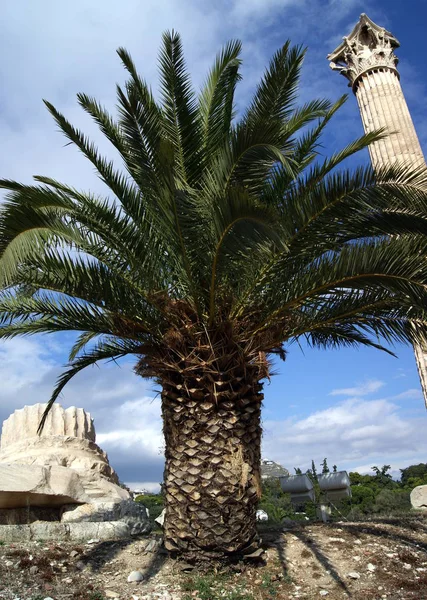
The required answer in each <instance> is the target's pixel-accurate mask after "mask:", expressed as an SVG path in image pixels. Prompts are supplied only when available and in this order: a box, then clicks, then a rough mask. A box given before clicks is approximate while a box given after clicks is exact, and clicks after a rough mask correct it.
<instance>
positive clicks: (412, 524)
mask: <svg viewBox="0 0 427 600" xmlns="http://www.w3.org/2000/svg"><path fill="white" fill-rule="evenodd" d="M373 522H374V523H376V524H380V525H391V526H392V527H399V528H400V529H408V530H410V531H414V532H421V533H427V525H426V524H425V520H422V519H419V518H416V517H415V518H405V517H378V518H377V519H375V521H373ZM363 523H368V524H370V522H369V521H363Z"/></svg>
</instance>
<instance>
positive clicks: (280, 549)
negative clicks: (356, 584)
mask: <svg viewBox="0 0 427 600" xmlns="http://www.w3.org/2000/svg"><path fill="white" fill-rule="evenodd" d="M285 533H291V534H292V535H295V536H296V537H297V538H298V539H299V540H300V541H301V542H302V543H303V544H304V545H305V546H306V547H307V548H308V549H309V550H311V552H312V553H313V554H314V556H315V557H316V559H317V560H318V561H319V563H320V564H321V565H322V567H323V568H324V569H325V571H329V573H330V575H331V577H332V578H333V579H334V581H335V582H336V583H337V584H338V585H339V586H340V587H341V588H342V590H343V591H344V592H345V593H346V594H347V596H348V597H351V593H350V590H349V588H348V586H347V584H346V582H345V581H344V580H343V579H342V577H341V576H340V574H339V573H338V571H337V570H336V568H335V566H334V564H333V563H332V562H331V561H330V560H329V558H328V557H327V555H326V554H325V552H324V551H323V550H322V548H321V547H320V546H319V544H317V543H316V541H315V540H314V539H313V538H312V537H311V536H310V535H309V534H307V533H306V532H305V531H304V526H303V525H300V526H299V527H298V528H295V529H292V530H290V531H289V530H284V531H283V530H281V531H279V532H277V534H276V536H273V535H270V536H267V540H266V541H267V542H268V543H269V545H271V546H274V547H275V548H276V550H277V555H278V557H279V561H280V564H281V567H282V571H283V576H284V578H285V581H289V580H290V579H291V575H290V573H289V570H288V566H287V561H286V556H285V548H286V543H287V542H286V539H285V537H284V534H285Z"/></svg>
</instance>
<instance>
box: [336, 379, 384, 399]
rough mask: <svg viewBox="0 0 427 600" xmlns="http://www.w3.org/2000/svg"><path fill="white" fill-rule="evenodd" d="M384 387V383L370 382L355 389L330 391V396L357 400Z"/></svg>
mask: <svg viewBox="0 0 427 600" xmlns="http://www.w3.org/2000/svg"><path fill="white" fill-rule="evenodd" d="M383 386H384V381H378V380H370V381H366V382H365V383H362V384H360V385H358V386H356V387H350V388H340V389H336V390H332V392H330V394H329V395H330V396H353V397H355V398H359V397H360V396H368V395H369V394H373V393H375V392H377V391H378V390H379V389H381V388H382V387H383Z"/></svg>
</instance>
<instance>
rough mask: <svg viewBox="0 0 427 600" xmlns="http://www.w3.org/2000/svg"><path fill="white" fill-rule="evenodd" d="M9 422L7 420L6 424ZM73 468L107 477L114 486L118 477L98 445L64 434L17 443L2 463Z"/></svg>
mask: <svg viewBox="0 0 427 600" xmlns="http://www.w3.org/2000/svg"><path fill="white" fill-rule="evenodd" d="M5 422H7V421H5ZM3 463H7V464H20V465H39V466H52V465H56V466H61V467H69V468H71V469H73V470H74V471H76V472H77V473H79V474H81V475H83V474H86V475H89V477H90V478H91V479H92V480H95V479H99V478H103V479H106V480H108V481H110V482H112V483H114V484H116V483H118V477H117V474H116V472H115V471H114V469H113V468H112V467H111V466H110V464H109V462H108V457H107V455H106V453H105V452H103V451H102V450H101V448H100V447H99V446H97V444H95V442H93V441H90V440H86V439H82V438H73V437H70V436H60V435H52V436H51V435H49V436H47V435H43V436H37V437H30V438H26V439H23V440H21V441H17V442H14V443H13V444H10V445H8V446H6V447H5V448H3V446H2V449H1V450H0V464H3Z"/></svg>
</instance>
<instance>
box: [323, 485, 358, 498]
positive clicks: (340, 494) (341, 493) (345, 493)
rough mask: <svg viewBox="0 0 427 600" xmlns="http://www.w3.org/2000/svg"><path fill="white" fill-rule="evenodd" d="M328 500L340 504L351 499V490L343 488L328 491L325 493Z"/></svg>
mask: <svg viewBox="0 0 427 600" xmlns="http://www.w3.org/2000/svg"><path fill="white" fill-rule="evenodd" d="M324 494H325V498H326V500H328V501H329V502H338V501H339V500H344V498H351V489H350V488H349V487H348V488H342V489H341V490H328V491H326V492H324Z"/></svg>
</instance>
